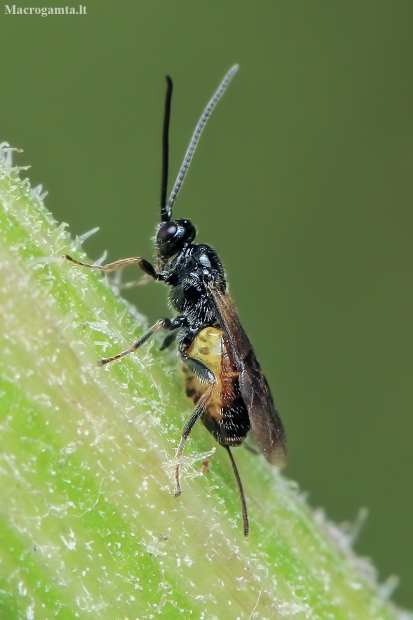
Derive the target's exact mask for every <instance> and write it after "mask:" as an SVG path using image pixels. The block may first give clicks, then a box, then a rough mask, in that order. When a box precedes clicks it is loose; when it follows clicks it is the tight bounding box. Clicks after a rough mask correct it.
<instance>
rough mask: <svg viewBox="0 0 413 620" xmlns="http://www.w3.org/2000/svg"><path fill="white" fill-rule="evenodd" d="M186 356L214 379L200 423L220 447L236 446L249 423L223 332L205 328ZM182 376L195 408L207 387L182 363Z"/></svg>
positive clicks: (241, 439) (208, 384) (235, 370)
mask: <svg viewBox="0 0 413 620" xmlns="http://www.w3.org/2000/svg"><path fill="white" fill-rule="evenodd" d="M186 355H187V356H188V357H190V358H192V359H194V360H197V361H199V362H201V363H202V364H203V365H204V366H206V367H207V368H208V370H210V371H211V372H212V373H213V375H214V377H215V384H214V387H213V389H212V392H211V394H210V396H209V398H208V400H207V402H206V403H205V409H204V412H203V413H202V414H201V421H202V423H203V424H204V425H205V427H206V428H207V429H208V430H209V432H210V433H211V434H212V435H213V436H214V437H215V439H216V440H217V441H218V443H220V444H221V445H224V446H237V445H239V444H240V443H242V441H243V440H244V439H245V437H246V434H247V433H248V431H249V429H250V422H249V416H248V411H247V408H246V406H245V403H244V401H243V399H242V397H241V392H240V389H239V381H238V377H239V373H238V371H237V369H236V366H235V362H234V358H233V356H232V354H231V350H230V348H229V346H228V343H227V341H226V338H225V334H224V332H223V331H222V330H221V329H218V328H217V327H205V328H204V329H202V330H201V331H200V332H198V334H197V335H196V336H195V338H194V340H193V341H192V343H191V345H190V346H189V347H188V348H187V350H186ZM182 373H183V376H184V381H185V393H186V396H187V397H188V398H189V400H190V401H191V402H192V403H193V404H194V405H196V404H197V402H198V401H199V399H200V398H201V396H203V394H205V392H206V391H207V390H208V389H209V388H210V383H209V382H208V381H205V380H202V379H201V378H200V377H198V376H197V375H196V374H194V372H192V371H191V369H189V368H188V365H187V364H186V363H185V361H182Z"/></svg>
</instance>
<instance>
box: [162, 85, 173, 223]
mask: <svg viewBox="0 0 413 620" xmlns="http://www.w3.org/2000/svg"><path fill="white" fill-rule="evenodd" d="M166 82H167V87H166V96H165V112H164V117H163V132H162V177H161V221H162V222H169V220H170V219H171V210H170V209H169V210H168V209H167V208H166V192H167V191H168V170H169V122H170V120H171V100H172V91H173V83H172V80H171V78H170V77H169V75H167V76H166Z"/></svg>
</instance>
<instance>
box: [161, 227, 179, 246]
mask: <svg viewBox="0 0 413 620" xmlns="http://www.w3.org/2000/svg"><path fill="white" fill-rule="evenodd" d="M177 230H178V227H177V225H176V224H175V222H165V224H162V226H161V227H160V229H159V230H158V234H157V242H158V243H161V244H162V243H168V241H171V240H172V239H173V238H174V237H175V236H176V233H177Z"/></svg>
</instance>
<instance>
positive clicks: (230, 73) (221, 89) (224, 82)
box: [162, 65, 238, 221]
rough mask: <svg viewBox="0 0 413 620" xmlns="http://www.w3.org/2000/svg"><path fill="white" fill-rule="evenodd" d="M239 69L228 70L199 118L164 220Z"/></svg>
mask: <svg viewBox="0 0 413 620" xmlns="http://www.w3.org/2000/svg"><path fill="white" fill-rule="evenodd" d="M237 71H238V65H234V66H233V67H231V69H230V70H229V71H228V73H227V74H226V76H225V77H224V79H223V80H222V82H221V84H220V85H219V86H218V89H217V91H216V93H215V94H214V96H213V97H212V99H211V101H210V102H209V103H208V105H207V107H206V108H205V110H204V112H203V114H202V116H201V118H200V119H199V121H198V124H197V126H196V127H195V131H194V133H193V135H192V138H191V142H190V143H189V146H188V150H187V152H186V153H185V157H184V161H183V162H182V166H181V168H180V170H179V173H178V176H177V178H176V181H175V185H174V186H173V189H172V192H171V195H170V197H169V201H168V205H167V206H166V207H165V208H164V209H163V211H162V216H163V214H164V211H165V219H162V221H169V220H170V219H171V215H172V207H173V204H174V202H175V199H176V197H177V195H178V193H179V190H180V189H181V185H182V183H183V182H184V178H185V175H186V173H187V172H188V168H189V166H190V164H191V161H192V157H193V156H194V153H195V149H196V147H197V144H198V142H199V138H200V135H201V133H202V130H203V128H204V127H205V125H206V122H207V120H208V119H209V117H210V116H211V113H212V110H213V109H214V108H215V106H216V104H217V103H218V101H219V100H220V99H221V97H222V95H223V94H224V92H225V90H226V88H227V86H228V84H229V83H230V81H231V80H232V78H233V77H234V75H235V74H236V72H237Z"/></svg>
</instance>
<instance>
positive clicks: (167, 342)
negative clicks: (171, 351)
mask: <svg viewBox="0 0 413 620" xmlns="http://www.w3.org/2000/svg"><path fill="white" fill-rule="evenodd" d="M177 335H178V330H175V331H173V332H172V333H170V334H168V335H167V336H166V338H165V340H164V341H163V343H162V345H161V348H160V349H159V350H160V351H164V350H165V349H167V348H168V347H170V346H171V344H172V343H173V342H175V340H176V337H177Z"/></svg>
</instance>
